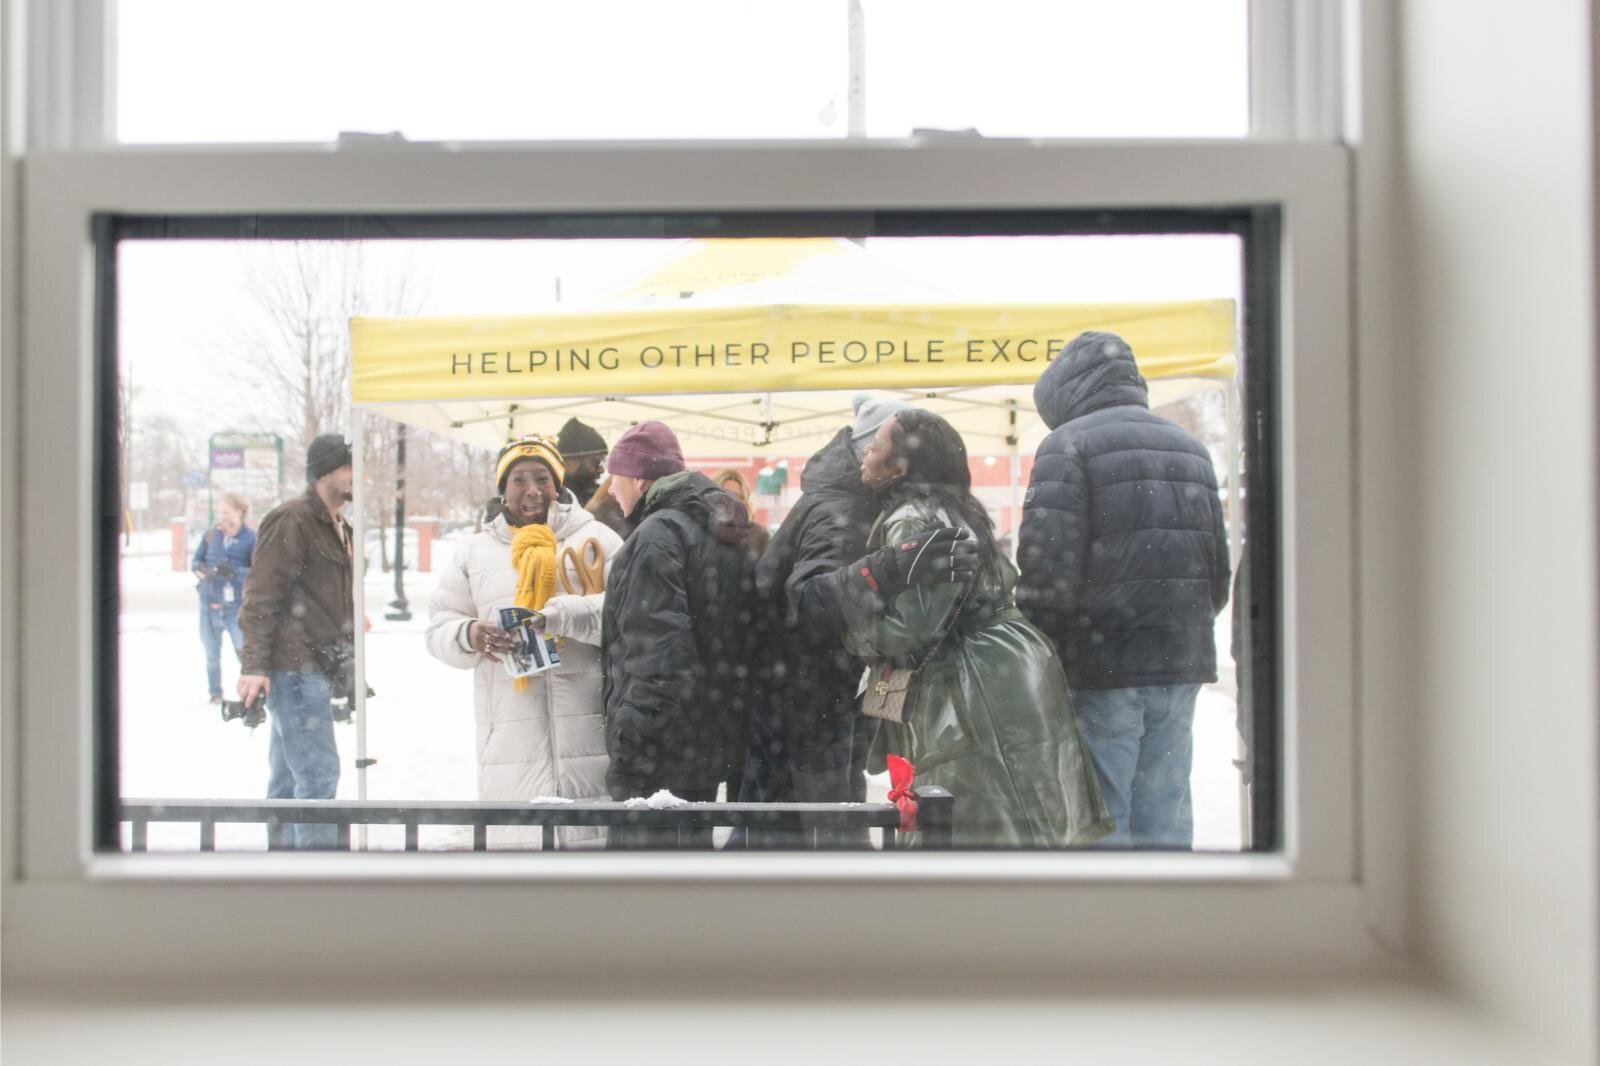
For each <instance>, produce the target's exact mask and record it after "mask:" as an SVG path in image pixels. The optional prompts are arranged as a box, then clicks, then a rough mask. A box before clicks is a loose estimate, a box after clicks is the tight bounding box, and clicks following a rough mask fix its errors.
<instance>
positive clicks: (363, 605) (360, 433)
mask: <svg viewBox="0 0 1600 1066" xmlns="http://www.w3.org/2000/svg"><path fill="white" fill-rule="evenodd" d="M366 422H367V414H366V412H365V411H363V410H362V409H361V408H360V407H355V406H352V407H351V409H350V457H351V470H350V473H351V480H352V482H353V483H354V486H355V500H354V501H353V505H352V507H351V513H350V529H351V534H352V535H351V551H352V553H353V555H354V558H353V559H351V561H350V562H351V569H352V572H353V573H354V575H355V589H354V590H353V591H354V596H353V597H352V599H353V600H354V602H355V617H354V618H353V619H351V622H352V624H353V625H354V626H355V630H354V632H355V652H356V670H355V684H354V685H353V686H352V691H351V693H350V709H351V710H352V712H354V717H355V725H356V789H357V791H356V798H357V799H363V800H364V799H366V798H367V637H366V619H367V581H366V577H367V575H366V559H367V551H366V529H365V525H366V523H365V522H363V521H362V504H363V503H364V502H365V498H366V491H365V489H366V480H365V479H366V472H365V466H366V464H365V462H363V455H364V453H365V451H366V446H365V445H366V442H365V440H364V438H365V435H366V434H365V432H364V431H365V429H366ZM356 850H357V851H366V850H367V827H366V826H365V825H359V826H357V827H356Z"/></svg>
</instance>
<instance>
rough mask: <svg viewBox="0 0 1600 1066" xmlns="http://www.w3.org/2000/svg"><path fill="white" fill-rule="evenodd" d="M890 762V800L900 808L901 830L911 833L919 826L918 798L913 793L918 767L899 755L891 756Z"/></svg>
mask: <svg viewBox="0 0 1600 1066" xmlns="http://www.w3.org/2000/svg"><path fill="white" fill-rule="evenodd" d="M888 763H889V802H890V803H892V804H894V805H895V806H896V807H899V808H900V832H902V833H910V832H912V831H913V830H915V829H916V828H917V798H916V797H915V796H913V795H912V794H911V782H912V779H913V778H915V777H916V776H917V768H916V767H915V766H912V765H911V764H910V763H908V762H906V761H905V760H904V759H902V758H901V757H900V756H898V755H891V756H889V757H888Z"/></svg>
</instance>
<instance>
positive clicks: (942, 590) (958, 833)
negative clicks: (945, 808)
mask: <svg viewBox="0 0 1600 1066" xmlns="http://www.w3.org/2000/svg"><path fill="white" fill-rule="evenodd" d="M932 521H939V522H943V523H946V524H949V525H953V526H962V527H966V528H969V529H970V527H967V525H966V523H965V522H963V521H961V520H960V519H959V518H957V517H955V516H953V515H951V514H949V513H948V512H946V511H945V510H944V509H943V508H942V507H940V506H939V505H938V504H937V503H935V502H934V501H932V500H929V499H926V498H923V499H919V500H917V501H914V502H910V503H903V504H901V505H900V506H898V507H896V508H895V509H894V510H893V511H892V512H890V513H888V514H885V515H882V516H880V518H879V520H878V523H877V525H876V526H875V527H874V528H873V531H872V534H871V537H870V539H869V542H868V548H869V550H870V549H877V548H879V547H882V546H883V545H884V544H886V543H893V542H894V541H896V540H899V539H900V538H902V537H903V536H905V535H906V534H907V533H909V532H911V531H912V530H915V529H918V528H920V527H922V526H924V525H926V524H927V523H929V522H932ZM1016 578H1017V571H1016V568H1015V567H1014V566H1013V565H1012V564H1011V561H1010V560H1009V559H1006V558H1005V557H1003V556H1000V555H998V554H995V555H994V556H993V557H992V558H991V559H990V560H988V561H987V562H986V564H985V565H981V566H980V567H979V570H978V576H977V578H976V579H975V581H974V582H973V586H972V590H971V592H970V594H968V595H967V596H966V602H965V605H964V606H963V607H962V608H961V612H960V615H959V616H958V617H957V618H956V619H955V621H954V623H953V625H952V626H951V628H950V632H949V635H948V637H947V638H946V639H945V640H944V642H943V643H942V644H940V643H938V642H939V637H940V634H941V633H942V632H943V631H944V629H945V626H946V623H947V620H948V619H949V618H950V616H951V614H952V612H953V611H954V610H955V609H956V606H957V604H958V603H959V602H960V601H961V600H962V596H963V593H964V591H965V586H962V585H955V584H932V585H918V586H913V587H912V588H910V589H907V590H906V591H905V592H903V593H901V594H900V595H898V596H896V597H895V598H894V599H893V600H892V601H891V602H890V603H889V604H888V606H887V607H886V609H885V610H884V611H883V612H882V613H881V614H878V615H877V616H875V617H873V618H870V619H865V620H856V621H854V623H853V625H852V627H851V628H850V630H849V631H848V632H847V633H846V637H845V643H846V646H847V647H848V649H849V650H850V651H851V652H852V653H854V654H856V655H860V656H861V657H863V658H864V659H867V660H868V661H869V663H871V664H878V665H881V664H882V663H884V662H886V661H888V662H893V663H894V664H895V665H899V666H911V665H914V664H915V663H916V662H919V661H922V660H923V659H924V657H928V658H927V659H926V662H924V664H923V666H922V667H921V670H920V672H919V675H918V677H917V680H916V682H915V683H914V685H913V688H912V692H911V696H910V698H909V699H908V705H909V706H910V711H909V713H908V715H907V722H906V724H905V725H898V724H893V723H884V725H883V727H882V728H881V729H880V730H879V733H878V740H877V743H876V744H875V746H874V762H875V766H876V765H881V760H882V756H883V755H885V754H896V755H901V756H903V757H905V758H906V759H909V760H910V761H911V763H912V765H913V766H914V767H915V768H916V780H917V783H918V784H919V785H939V786H942V787H944V788H946V789H948V790H949V791H950V793H951V794H952V795H953V796H954V797H955V843H956V845H957V846H958V847H975V848H1006V847H1038V848H1050V847H1064V846H1067V845H1074V844H1080V845H1081V844H1087V843H1090V842H1091V841H1094V840H1096V839H1098V838H1099V837H1101V836H1104V835H1105V834H1106V833H1107V832H1108V831H1109V830H1110V829H1111V821H1110V819H1109V818H1108V816H1107V814H1106V808H1105V805H1104V803H1102V802H1101V799H1100V790H1099V786H1098V783H1097V781H1096V778H1095V772H1094V768H1093V766H1092V764H1091V763H1090V762H1089V759H1088V755H1087V753H1086V752H1085V750H1084V748H1083V745H1082V743H1081V742H1080V740H1079V738H1078V727H1077V721H1076V718H1075V717H1074V715H1073V712H1072V698H1071V696H1070V695H1069V694H1068V691H1067V681H1066V676H1065V674H1064V673H1063V672H1062V669H1061V663H1060V661H1059V660H1058V659H1057V658H1056V654H1055V650H1054V648H1053V647H1052V646H1051V644H1050V642H1049V640H1048V639H1046V638H1045V636H1044V635H1043V634H1042V633H1040V632H1039V631H1038V630H1037V629H1035V628H1034V627H1033V625H1032V624H1030V623H1029V622H1028V621H1027V620H1026V619H1025V618H1023V616H1022V615H1021V613H1020V612H1018V610H1017V609H1016V606H1015V601H1014V600H1013V598H1012V593H1013V589H1014V587H1015V585H1016ZM936 644H937V645H938V646H937V647H936V648H935V645H936ZM930 653H931V656H930ZM869 668H870V667H869Z"/></svg>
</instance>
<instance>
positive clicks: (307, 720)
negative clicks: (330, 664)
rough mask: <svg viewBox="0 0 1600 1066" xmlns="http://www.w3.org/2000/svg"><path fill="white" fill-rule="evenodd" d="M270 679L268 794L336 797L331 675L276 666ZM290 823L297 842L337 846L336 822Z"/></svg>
mask: <svg viewBox="0 0 1600 1066" xmlns="http://www.w3.org/2000/svg"><path fill="white" fill-rule="evenodd" d="M267 680H268V682H269V683H270V685H271V691H270V692H268V694H267V710H268V711H269V712H270V713H269V715H268V717H270V718H271V719H272V741H271V746H270V747H269V748H268V749H267V769H268V773H267V798H268V799H333V795H334V793H335V792H336V791H337V790H338V788H339V751H338V749H337V748H336V747H335V746H334V743H333V708H332V701H333V689H332V688H331V686H330V685H329V684H328V678H327V676H326V675H325V674H319V673H314V672H311V671H305V672H299V671H293V672H291V671H287V670H274V671H272V673H271V674H270V675H269V676H268V678H267ZM284 828H285V832H284V834H283V835H284V840H285V841H286V842H287V843H288V844H289V845H290V846H291V847H296V848H331V847H333V846H334V844H335V842H336V841H337V839H338V837H337V833H338V828H337V827H336V826H333V825H289V826H285V827H284ZM269 831H270V830H269Z"/></svg>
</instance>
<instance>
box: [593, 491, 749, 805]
mask: <svg viewBox="0 0 1600 1066" xmlns="http://www.w3.org/2000/svg"><path fill="white" fill-rule="evenodd" d="M629 517H630V518H632V519H633V520H634V522H635V528H634V532H633V536H631V537H629V538H628V540H627V542H626V543H625V544H624V545H623V547H622V551H621V552H620V553H619V555H618V557H617V563H616V568H615V570H614V571H613V572H612V576H611V581H610V588H609V591H608V593H607V595H606V601H605V612H604V616H603V617H604V622H603V632H604V637H605V640H604V643H603V651H602V656H603V664H604V665H603V668H604V673H605V690H604V691H605V719H606V721H605V728H606V750H607V752H608V753H609V754H610V756H611V766H610V770H609V772H608V774H607V783H608V785H609V786H610V791H611V795H612V797H613V798H614V799H626V798H628V797H630V796H636V795H648V794H650V793H651V792H654V791H656V790H657V789H662V788H667V789H672V790H674V791H679V790H692V789H711V788H715V787H716V786H717V784H718V783H719V782H721V781H722V780H724V779H725V778H726V777H727V776H728V774H729V772H730V771H731V770H733V769H734V768H735V767H736V766H737V765H738V764H739V762H740V756H741V754H742V743H743V733H744V723H745V717H746V714H747V709H746V701H747V699H748V689H749V684H748V675H749V666H748V659H749V643H750V639H751V631H752V628H753V626H752V622H753V618H754V611H753V596H752V593H753V590H752V587H751V586H752V583H753V576H754V561H753V559H752V558H751V556H750V554H749V551H748V547H747V541H748V537H749V528H750V517H749V512H748V511H747V510H746V509H745V506H744V504H743V503H741V502H740V501H739V500H738V499H737V498H736V497H734V496H733V495H732V494H730V493H728V492H727V491H726V490H724V489H721V488H718V487H717V486H716V485H715V484H713V483H712V482H711V479H710V478H708V477H706V476H705V475H704V474H701V473H699V472H698V471H683V472H680V473H677V474H672V475H669V476H667V477H663V478H660V479H659V480H657V481H655V482H654V483H653V484H652V485H651V486H650V489H649V491H648V492H646V494H645V496H644V499H642V500H641V501H640V502H639V504H638V506H637V507H636V508H635V509H634V513H633V514H632V515H630V516H629Z"/></svg>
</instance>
